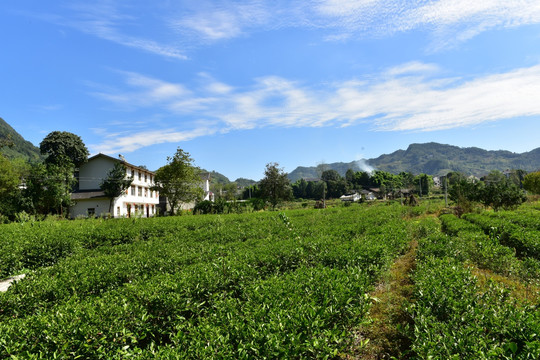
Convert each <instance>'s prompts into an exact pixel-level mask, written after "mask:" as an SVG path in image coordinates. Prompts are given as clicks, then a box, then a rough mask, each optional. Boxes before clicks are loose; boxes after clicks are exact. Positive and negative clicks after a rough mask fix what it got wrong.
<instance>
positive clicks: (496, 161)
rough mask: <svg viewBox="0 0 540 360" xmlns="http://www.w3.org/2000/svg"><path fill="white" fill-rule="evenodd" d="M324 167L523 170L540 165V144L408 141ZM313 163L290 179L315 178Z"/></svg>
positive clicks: (440, 172) (419, 170)
mask: <svg viewBox="0 0 540 360" xmlns="http://www.w3.org/2000/svg"><path fill="white" fill-rule="evenodd" d="M323 167H324V168H325V169H327V170H331V169H332V170H336V171H337V172H338V173H339V174H340V175H341V176H344V175H345V172H346V171H347V170H348V169H352V170H354V171H370V170H373V169H376V170H383V171H387V172H390V173H393V174H398V173H400V172H402V171H405V172H411V173H413V174H421V173H424V174H428V175H433V176H435V175H446V174H447V173H448V172H450V171H459V172H462V173H464V174H467V175H475V176H478V177H480V176H482V175H486V174H487V173H489V172H490V171H492V170H500V171H504V170H506V169H522V170H525V171H527V172H531V171H537V170H539V169H540V148H536V149H534V150H531V151H529V152H525V153H521V154H517V153H513V152H510V151H506V150H497V151H492V150H491V151H490V150H484V149H480V148H477V147H466V148H461V147H458V146H453V145H445V144H439V143H435V142H431V143H425V144H411V145H409V147H408V148H407V150H397V151H394V152H393V153H391V154H384V155H381V156H379V157H377V158H374V159H364V160H360V161H351V162H348V163H344V162H337V163H331V164H324V165H323ZM318 176H319V175H318V172H317V167H315V166H312V167H305V166H299V167H297V168H296V169H294V170H293V171H291V172H290V173H289V174H288V177H289V179H290V180H291V182H295V181H296V180H298V179H300V178H317V177H318Z"/></svg>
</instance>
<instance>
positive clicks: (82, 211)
mask: <svg viewBox="0 0 540 360" xmlns="http://www.w3.org/2000/svg"><path fill="white" fill-rule="evenodd" d="M92 208H93V209H94V211H95V213H94V215H95V216H105V215H106V214H107V213H108V212H109V199H88V200H79V201H77V202H76V203H75V205H72V206H70V207H69V216H70V217H71V218H76V217H77V216H88V209H92Z"/></svg>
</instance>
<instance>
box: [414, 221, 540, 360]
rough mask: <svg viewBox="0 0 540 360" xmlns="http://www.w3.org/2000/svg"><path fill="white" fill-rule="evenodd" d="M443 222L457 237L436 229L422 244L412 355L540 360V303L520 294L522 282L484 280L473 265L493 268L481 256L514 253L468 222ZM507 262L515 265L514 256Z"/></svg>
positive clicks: (447, 357)
mask: <svg viewBox="0 0 540 360" xmlns="http://www.w3.org/2000/svg"><path fill="white" fill-rule="evenodd" d="M441 220H442V224H443V229H445V231H448V233H449V234H451V235H448V234H444V233H438V232H437V231H436V230H435V229H434V227H433V226H430V228H429V231H426V236H425V237H423V238H421V239H420V241H419V250H418V256H417V268H416V271H415V272H414V276H413V280H414V283H415V285H414V289H415V290H414V298H415V300H416V301H415V303H414V304H411V305H410V307H409V312H410V314H411V316H412V317H413V320H414V330H413V334H412V345H411V351H412V353H413V354H414V355H415V356H416V358H419V359H536V358H539V357H540V339H539V338H538V335H537V334H539V331H540V313H539V312H538V311H537V306H536V305H535V303H533V302H529V301H528V300H526V299H524V297H522V296H517V295H516V287H519V286H518V284H517V283H515V284H514V283H513V282H512V281H510V280H506V281H500V280H497V277H494V276H492V275H489V272H487V273H485V275H481V274H482V272H483V271H482V270H475V267H474V266H471V261H474V262H478V261H479V260H480V263H484V264H490V261H488V260H489V258H488V257H487V256H488V254H487V253H485V254H479V255H475V253H477V252H484V251H487V250H488V249H492V250H493V251H499V252H502V255H503V257H507V256H509V255H510V254H509V253H508V252H507V251H506V250H502V249H503V248H504V247H500V246H497V244H496V242H492V241H490V238H489V236H487V235H485V234H484V233H483V232H482V231H481V230H480V229H479V228H478V229H476V230H475V228H474V226H472V227H471V226H470V225H471V224H470V223H469V224H468V223H467V221H465V220H462V219H459V218H457V217H454V216H453V215H443V216H441ZM460 229H461V230H460ZM479 230H480V231H479ZM507 249H508V248H507ZM506 261H509V264H508V265H509V266H512V265H515V263H514V262H512V261H511V259H510V258H509V257H508V258H507V259H506ZM499 265H500V264H499ZM495 268H496V269H498V270H499V272H501V273H504V272H509V271H503V269H502V268H498V266H495Z"/></svg>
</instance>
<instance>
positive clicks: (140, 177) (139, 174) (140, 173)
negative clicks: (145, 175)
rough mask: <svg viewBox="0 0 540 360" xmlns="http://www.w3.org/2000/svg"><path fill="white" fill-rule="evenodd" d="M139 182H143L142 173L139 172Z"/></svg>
mask: <svg viewBox="0 0 540 360" xmlns="http://www.w3.org/2000/svg"><path fill="white" fill-rule="evenodd" d="M139 181H141V172H140V171H139Z"/></svg>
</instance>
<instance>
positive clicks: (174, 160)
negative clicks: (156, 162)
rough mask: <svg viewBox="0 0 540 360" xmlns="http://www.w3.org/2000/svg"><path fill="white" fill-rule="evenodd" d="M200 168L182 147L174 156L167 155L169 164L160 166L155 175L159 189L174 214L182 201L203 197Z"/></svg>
mask: <svg viewBox="0 0 540 360" xmlns="http://www.w3.org/2000/svg"><path fill="white" fill-rule="evenodd" d="M200 171H201V170H200V169H199V168H198V167H196V166H194V165H193V159H192V158H191V156H190V155H189V153H188V152H185V151H184V150H182V149H181V148H178V149H177V150H176V153H175V154H174V155H173V156H172V157H170V156H169V157H167V165H165V166H162V167H160V168H159V169H158V170H157V171H156V175H155V177H154V180H155V183H156V185H155V186H154V187H153V190H157V191H159V192H160V194H161V195H163V196H165V197H166V198H167V201H168V203H169V205H170V207H171V214H172V215H174V213H175V211H176V209H177V207H178V206H179V204H180V203H189V202H192V201H196V200H199V199H200V198H202V195H203V189H202V188H201V186H200V185H201V178H200V176H199V174H200Z"/></svg>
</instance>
